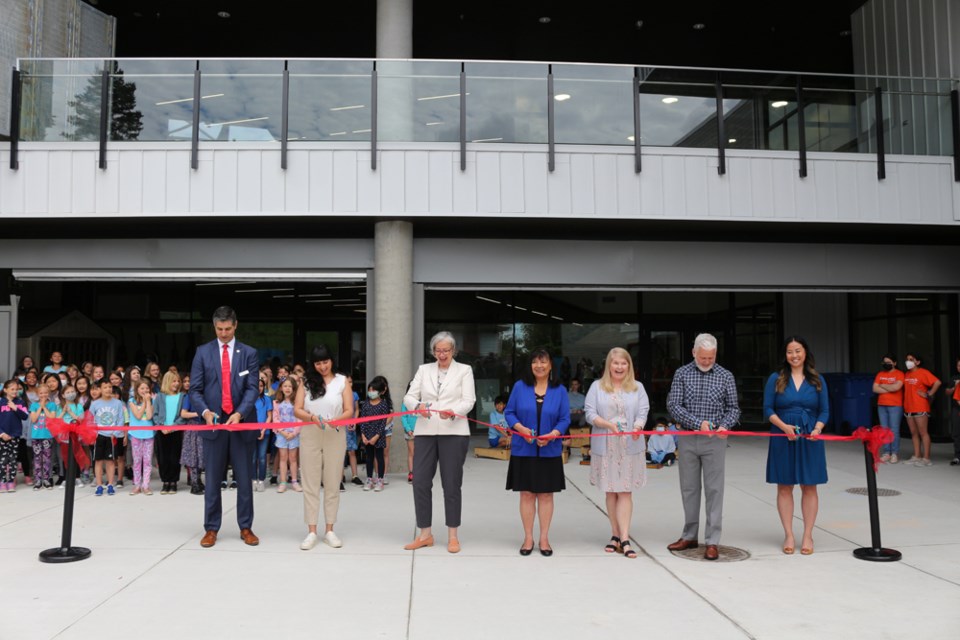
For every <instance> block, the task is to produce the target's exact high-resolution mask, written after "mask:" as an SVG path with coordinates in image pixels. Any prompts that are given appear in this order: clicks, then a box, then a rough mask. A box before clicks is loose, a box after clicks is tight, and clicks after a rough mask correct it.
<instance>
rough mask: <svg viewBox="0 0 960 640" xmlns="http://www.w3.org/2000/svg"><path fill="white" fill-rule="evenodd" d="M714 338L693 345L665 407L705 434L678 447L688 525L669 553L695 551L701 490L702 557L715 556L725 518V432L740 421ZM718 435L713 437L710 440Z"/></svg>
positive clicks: (684, 440)
mask: <svg viewBox="0 0 960 640" xmlns="http://www.w3.org/2000/svg"><path fill="white" fill-rule="evenodd" d="M716 362H717V339H716V338H714V337H713V336H712V335H710V334H709V333H701V334H700V335H698V336H697V338H696V340H694V343H693V362H690V363H688V364H685V365H683V366H682V367H680V368H679V369H677V371H676V373H674V375H673V384H672V386H671V387H670V395H669V396H667V409H669V411H670V414H671V415H672V416H673V417H674V419H675V420H676V421H677V423H678V424H679V425H680V428H681V429H684V430H686V431H703V432H705V433H707V434H708V435H706V436H684V437H681V438H680V441H679V444H678V447H677V454H678V455H677V461H678V466H679V468H680V494H681V495H682V496H683V512H684V518H685V520H686V522H685V523H684V526H683V532H682V533H681V534H680V539H679V540H677V541H676V542H674V543H673V544H670V545H667V549H669V550H671V551H683V550H684V549H696V548H697V547H698V546H699V542H698V541H697V536H698V533H699V530H700V488H701V476H702V478H703V494H704V495H705V496H706V499H707V526H706V529H705V531H704V533H705V536H706V537H705V539H704V542H705V543H706V552H705V553H704V554H703V557H704V558H706V559H707V560H716V559H717V558H718V557H719V552H718V550H717V545H719V544H720V530H721V528H722V520H723V484H724V462H725V459H726V454H727V436H726V435H723V434H724V432H725V431H727V430H728V429H731V428H733V426H734V425H735V424H736V423H737V421H738V420H739V419H740V407H739V405H738V404H737V386H736V383H735V382H734V380H733V374H731V373H730V372H729V371H727V370H726V369H724V368H723V367H721V366H720V365H718V364H717V363H716ZM714 432H716V435H717V437H713V436H714Z"/></svg>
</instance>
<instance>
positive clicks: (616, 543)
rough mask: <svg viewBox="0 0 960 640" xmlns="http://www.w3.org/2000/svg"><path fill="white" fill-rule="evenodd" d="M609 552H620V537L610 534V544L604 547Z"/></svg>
mask: <svg viewBox="0 0 960 640" xmlns="http://www.w3.org/2000/svg"><path fill="white" fill-rule="evenodd" d="M603 550H604V551H606V552H607V553H620V538H618V537H617V536H610V544H608V545H607V546H605V547H604V548H603Z"/></svg>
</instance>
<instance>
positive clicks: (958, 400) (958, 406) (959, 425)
mask: <svg viewBox="0 0 960 640" xmlns="http://www.w3.org/2000/svg"><path fill="white" fill-rule="evenodd" d="M956 365H957V374H956V375H954V376H953V386H952V387H950V388H949V389H947V393H951V394H952V396H951V397H952V398H953V402H951V403H950V417H951V422H952V423H953V424H952V425H951V427H952V428H953V429H952V431H953V434H952V435H953V459H952V460H951V461H950V466H951V467H955V466H957V465H960V358H957V361H956Z"/></svg>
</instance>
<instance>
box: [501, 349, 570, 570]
mask: <svg viewBox="0 0 960 640" xmlns="http://www.w3.org/2000/svg"><path fill="white" fill-rule="evenodd" d="M504 417H505V418H506V421H507V424H508V425H510V428H511V429H513V430H514V431H515V432H517V433H519V434H521V435H517V434H514V436H513V439H512V442H511V444H510V465H509V467H508V468H507V490H513V491H519V492H520V520H521V522H522V523H523V545H522V546H521V547H520V555H522V556H528V555H530V554H531V553H532V552H533V521H534V518H535V517H536V516H537V514H538V513H539V516H540V555H543V556H548V557H549V556H551V555H553V548H552V547H551V546H550V537H549V535H550V521H551V520H552V519H553V494H554V493H556V492H557V491H563V490H564V489H566V482H565V480H564V477H563V460H562V458H561V455H560V454H561V453H562V451H563V445H562V443H561V441H560V440H557V439H556V438H557V436H561V435H563V434H565V433H567V431H568V430H569V428H570V401H569V399H568V396H567V391H566V389H564V388H563V387H562V386H560V383H559V381H558V380H557V377H556V375H555V374H554V371H553V360H552V359H551V358H550V354H549V353H548V352H547V350H546V349H537V350H535V351H534V352H533V353H531V354H530V367H529V368H528V369H527V370H526V371H525V372H524V374H523V378H522V379H521V380H518V381H517V383H516V384H515V385H514V386H513V390H512V391H511V392H510V400H509V401H507V408H506V410H505V411H504Z"/></svg>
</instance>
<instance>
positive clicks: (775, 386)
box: [763, 336, 830, 555]
mask: <svg viewBox="0 0 960 640" xmlns="http://www.w3.org/2000/svg"><path fill="white" fill-rule="evenodd" d="M783 350H784V354H785V355H784V360H783V364H782V365H781V367H780V371H778V372H776V373H772V374H770V377H769V378H768V379H767V385H766V388H765V389H764V391H763V415H764V416H766V418H767V420H769V421H770V424H771V425H772V426H771V428H770V432H771V433H775V434H779V433H785V434H787V437H786V438H782V437H777V438H770V448H769V450H768V453H767V482H770V483H775V484H776V485H777V511H779V512H780V521H781V523H782V524H783V534H784V539H783V552H784V553H785V554H787V555H789V554H792V553H793V550H794V546H795V541H794V537H793V487H794V485H798V484H799V485H800V493H801V497H800V511H801V512H802V514H803V542H802V544H801V547H800V553H802V554H803V555H810V554H811V553H813V527H814V525H815V524H816V521H817V510H818V508H819V496H818V495H817V485H818V484H825V483H826V482H827V457H826V452H825V450H824V446H823V441H822V440H819V439H818V436H819V435H820V433H821V432H822V431H823V427H824V425H825V424H826V422H827V418H828V417H829V415H830V406H829V401H828V399H827V383H826V382H825V381H824V379H823V376H821V375H820V374H819V373H817V370H816V368H815V364H814V359H813V354H812V353H811V352H810V348H809V347H808V346H807V342H806V340H804V339H803V338H801V337H799V336H790V337H789V338H787V340H786V342H785V344H784V349H783Z"/></svg>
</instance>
